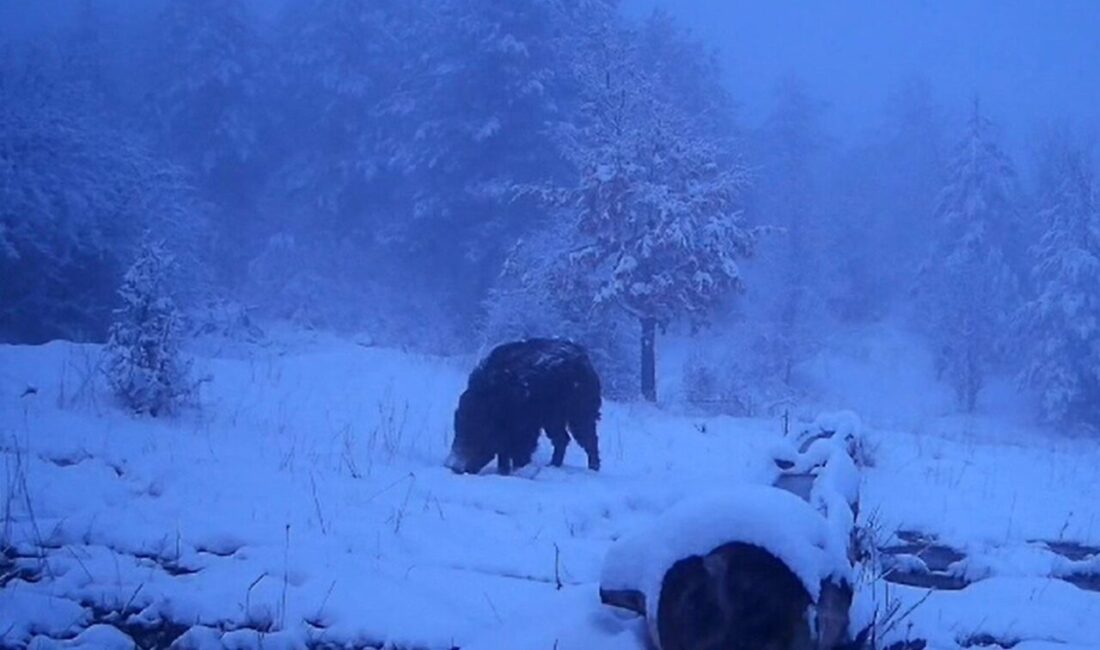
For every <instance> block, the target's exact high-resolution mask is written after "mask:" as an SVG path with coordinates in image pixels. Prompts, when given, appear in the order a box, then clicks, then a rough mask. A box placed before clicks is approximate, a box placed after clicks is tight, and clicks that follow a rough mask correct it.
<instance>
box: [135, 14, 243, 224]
mask: <svg viewBox="0 0 1100 650" xmlns="http://www.w3.org/2000/svg"><path fill="white" fill-rule="evenodd" d="M255 22H256V21H255V19H254V18H253V17H252V16H251V14H250V12H249V11H248V7H247V3H246V2H244V0H169V1H168V2H167V3H165V6H164V9H163V10H162V12H161V14H160V18H159V23H158V28H159V32H158V36H159V39H160V40H159V42H158V44H157V48H156V50H155V52H156V56H157V61H156V63H155V65H154V67H153V70H152V71H151V72H152V73H153V75H154V79H153V80H152V81H151V83H153V84H154V87H153V89H152V92H151V97H152V99H153V101H152V102H151V104H150V106H149V107H148V108H150V109H152V111H153V112H154V115H153V119H154V125H153V126H154V128H155V129H156V130H157V132H158V135H159V136H160V140H161V142H162V143H163V145H164V147H165V148H166V150H167V151H168V153H170V154H171V155H172V156H173V157H174V158H175V159H177V160H179V161H181V162H183V163H185V164H187V166H188V168H189V169H190V170H191V172H192V173H193V174H194V175H195V176H196V177H198V178H199V179H200V181H201V182H202V186H203V189H204V190H205V191H206V192H207V196H208V197H209V198H212V199H213V200H216V201H217V202H218V203H219V204H220V205H221V206H222V207H223V208H227V209H232V210H233V211H234V215H235V216H239V213H240V212H242V211H243V210H244V209H247V208H251V207H253V206H252V204H251V203H250V202H251V201H254V200H255V191H256V190H257V189H258V184H259V183H260V181H261V178H260V175H261V174H260V172H259V170H258V167H259V165H260V163H261V161H260V157H261V147H262V145H263V143H262V142H261V129H262V128H263V127H264V126H265V119H264V118H265V114H264V113H263V111H262V110H261V107H262V101H263V99H264V98H262V97H261V96H260V92H259V87H260V81H261V79H260V75H261V71H262V69H261V60H260V57H261V54H262V43H261V41H260V38H259V35H258V34H257V33H256V29H255ZM240 230H241V228H240V225H239V223H238V224H236V225H234V227H233V228H227V229H226V231H227V232H228V233H229V234H230V236H231V238H233V237H232V236H233V235H234V234H237V233H239V231H240Z"/></svg>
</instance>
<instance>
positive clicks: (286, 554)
mask: <svg viewBox="0 0 1100 650" xmlns="http://www.w3.org/2000/svg"><path fill="white" fill-rule="evenodd" d="M312 479H313V476H312V475H310V480H312ZM321 529H322V530H324V524H322V526H321ZM289 567H290V524H287V525H286V543H285V544H284V545H283V594H282V597H281V599H280V602H279V629H281V630H282V629H286V590H287V583H288V582H289V580H290V578H289V575H288V574H289V573H290V568H289Z"/></svg>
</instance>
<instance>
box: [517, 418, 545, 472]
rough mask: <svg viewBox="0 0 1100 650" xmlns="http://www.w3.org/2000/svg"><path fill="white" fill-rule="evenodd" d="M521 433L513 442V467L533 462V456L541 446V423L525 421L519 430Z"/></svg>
mask: <svg viewBox="0 0 1100 650" xmlns="http://www.w3.org/2000/svg"><path fill="white" fill-rule="evenodd" d="M519 433H520V435H519V436H517V437H516V438H515V440H513V442H512V450H511V455H512V468H513V469H519V468H521V467H523V466H525V465H527V464H528V463H530V462H531V456H533V455H534V453H535V449H536V448H537V447H538V446H539V425H538V424H537V423H532V422H525V423H524V424H523V427H522V428H521V429H520V431H519Z"/></svg>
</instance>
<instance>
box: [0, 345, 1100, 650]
mask: <svg viewBox="0 0 1100 650" xmlns="http://www.w3.org/2000/svg"><path fill="white" fill-rule="evenodd" d="M869 344H870V343H869ZM100 355H101V351H100V349H99V348H97V347H95V346H86V345H75V344H69V343H60V342H56V343H51V344H48V345H44V346H38V347H20V346H0V456H2V458H3V462H2V463H0V465H2V467H0V507H8V508H10V511H11V513H12V514H11V516H10V521H7V522H4V524H5V525H4V526H3V527H0V541H3V540H10V541H11V542H12V544H13V546H14V549H15V550H16V551H18V555H19V557H18V558H16V559H15V560H14V562H15V564H14V565H13V566H10V567H9V568H5V567H4V565H3V564H2V563H0V576H4V575H6V574H7V573H8V571H12V570H14V571H19V572H21V573H22V574H23V575H28V576H29V575H34V576H36V577H37V578H39V579H38V580H37V581H36V582H33V581H29V580H23V579H19V578H15V579H11V580H10V581H7V582H4V583H2V584H4V586H3V587H0V644H2V645H10V644H14V645H16V646H23V645H28V646H29V647H40V648H54V647H65V648H68V647H80V646H81V644H83V645H84V647H114V646H113V644H117V643H120V642H122V641H125V639H124V638H122V637H121V636H120V632H119V631H118V629H116V626H115V625H112V624H109V623H110V621H107V620H105V619H104V618H103V616H104V615H105V612H106V611H118V610H125V617H126V624H125V625H126V626H139V625H146V626H152V627H156V626H158V625H162V624H163V622H164V621H166V620H170V621H174V622H176V623H179V624H181V625H183V626H184V627H186V628H189V629H188V630H187V631H186V633H185V635H184V636H183V637H181V639H180V641H179V643H178V645H179V647H194V648H214V647H241V648H254V647H259V646H260V644H261V643H262V645H263V647H302V646H303V645H305V644H309V643H321V642H332V643H341V644H360V645H368V646H381V645H383V644H387V643H389V644H391V645H400V646H411V647H416V648H451V647H453V646H459V647H462V648H479V649H491V648H509V649H510V650H511V649H515V650H525V649H527V648H530V649H531V650H536V649H545V648H551V647H554V646H555V643H556V644H557V647H558V648H559V650H567V649H570V648H575V649H578V650H579V649H582V648H592V647H600V648H612V649H623V650H628V649H629V650H641V649H642V648H644V647H646V645H645V636H646V634H647V631H646V622H645V621H644V620H643V619H642V618H640V617H637V616H635V615H633V614H630V613H624V612H621V611H619V610H617V609H616V608H611V607H606V606H603V605H601V604H600V602H599V595H598V589H599V586H600V583H601V580H602V581H605V582H607V583H614V582H615V581H618V582H620V583H623V584H625V583H627V582H631V581H636V580H637V579H638V576H641V577H642V580H644V581H645V582H646V588H647V589H649V590H652V589H654V588H655V585H659V582H658V581H659V578H660V567H662V566H669V565H670V564H671V562H673V561H675V559H677V558H678V557H682V554H683V553H685V552H687V553H705V552H707V551H710V550H712V549H713V548H714V547H716V546H718V545H720V544H722V543H725V542H728V541H730V540H732V539H738V540H743V541H746V542H749V543H757V544H760V545H764V546H765V547H766V548H769V550H773V552H775V553H776V554H777V555H779V556H780V557H781V558H783V559H784V560H786V561H788V562H789V563H790V564H791V565H792V566H793V567H794V568H795V570H796V573H797V574H798V575H799V576H800V577H801V578H803V580H804V582H805V583H806V584H807V588H808V589H809V590H810V592H811V593H817V589H818V586H819V584H820V577H821V576H822V575H823V574H826V573H828V572H832V571H842V570H843V568H844V567H846V561H845V558H844V557H843V546H842V545H843V543H845V542H846V539H843V540H842V539H839V538H840V537H841V533H842V531H843V529H844V527H845V526H846V522H845V519H844V517H845V516H848V517H850V516H851V511H850V510H849V509H848V508H847V506H848V505H850V504H851V503H852V502H853V496H858V501H859V505H860V509H859V523H860V524H862V525H866V526H870V527H872V528H873V531H874V533H875V535H876V537H877V539H878V541H879V543H880V544H883V545H885V544H888V543H891V542H897V541H899V540H898V537H897V533H898V532H899V531H906V530H914V531H920V532H922V533H924V534H927V535H930V536H933V537H935V538H936V539H937V540H938V541H939V542H940V543H943V544H946V545H949V546H951V547H953V548H956V549H958V550H959V551H960V552H961V553H963V554H964V555H965V556H966V557H965V559H964V560H962V561H960V562H959V563H957V565H956V566H954V567H952V571H954V572H956V573H958V574H960V575H963V576H965V577H967V578H969V579H972V580H976V581H975V582H974V583H973V584H971V585H970V586H968V587H967V588H965V589H963V590H961V591H955V592H950V591H942V592H941V591H937V592H933V593H932V594H931V595H930V596H927V598H926V594H927V592H926V590H923V589H919V588H915V587H905V586H901V585H896V584H888V583H884V582H883V581H882V580H881V578H879V577H877V574H876V572H875V571H873V570H872V571H868V572H865V573H861V574H860V575H859V576H856V577H855V580H856V586H857V596H856V603H855V605H854V608H853V619H854V620H853V622H852V627H853V629H856V628H858V625H859V621H869V620H871V617H872V616H874V612H875V611H876V610H877V611H878V612H880V614H881V612H883V611H886V610H887V609H888V608H889V607H890V605H891V603H895V604H897V603H900V611H901V612H908V613H907V615H906V616H905V618H904V620H903V621H902V622H900V623H898V624H897V625H895V626H894V627H893V628H892V629H891V630H890V631H888V632H887V633H885V635H884V636H885V639H886V640H900V639H902V638H905V637H909V638H925V639H928V641H929V647H930V648H955V647H958V645H959V644H960V642H962V641H964V640H966V639H967V638H972V637H975V636H977V635H981V634H988V635H992V636H993V637H996V638H1011V639H1017V640H1020V641H1021V642H1020V644H1019V645H1018V646H1016V647H1018V648H1045V647H1046V645H1049V644H1051V643H1054V642H1058V643H1060V644H1064V645H1061V646H1060V647H1062V648H1063V650H1067V649H1068V648H1073V647H1090V646H1092V647H1094V646H1095V645H1096V642H1095V639H1096V638H1100V616H1098V615H1097V614H1100V610H1098V608H1100V596H1098V594H1096V593H1094V592H1090V591H1086V590H1083V589H1080V588H1078V587H1076V586H1073V585H1071V584H1069V583H1067V582H1064V581H1062V580H1057V579H1052V577H1051V576H1062V575H1067V574H1069V573H1070V572H1079V571H1082V570H1086V569H1095V566H1096V563H1097V562H1098V561H1100V560H1097V559H1096V558H1095V557H1094V558H1091V559H1090V558H1084V559H1080V560H1070V559H1067V558H1065V557H1062V556H1060V555H1058V554H1056V553H1054V552H1053V551H1051V550H1050V549H1049V548H1048V547H1047V546H1046V545H1044V544H1042V543H1040V542H1039V541H1038V540H1049V541H1054V540H1062V541H1074V542H1079V543H1081V544H1085V545H1093V546H1098V545H1100V528H1098V527H1097V523H1098V522H1097V521H1096V508H1095V505H1094V503H1093V502H1094V495H1095V493H1096V485H1097V483H1098V481H1100V474H1098V473H1097V471H1098V470H1097V469H1096V468H1097V467H1098V466H1100V465H1098V464H1097V462H1096V459H1097V458H1100V441H1096V440H1094V439H1080V438H1068V437H1058V436H1056V435H1052V434H1051V433H1049V432H1044V431H1041V430H1037V429H1034V428H1032V427H1027V426H1022V425H1019V424H1011V423H1010V422H1008V421H1006V420H1004V419H999V418H996V417H991V416H975V417H965V418H964V417H959V416H948V415H940V414H937V413H935V412H934V411H933V412H926V413H924V414H920V416H919V417H914V418H911V419H910V418H900V419H890V421H889V423H888V425H887V426H884V425H883V424H882V420H881V419H880V418H878V417H871V416H868V414H867V411H865V410H863V408H862V406H860V405H856V408H857V409H859V416H856V415H855V414H852V413H849V414H846V415H843V416H841V415H837V414H836V413H837V407H838V406H843V404H844V402H841V400H839V399H838V400H836V403H833V404H831V405H828V406H829V408H828V410H827V411H826V413H833V415H822V416H820V417H816V416H815V414H810V415H809V416H808V417H806V418H805V422H806V423H807V424H808V425H809V426H810V428H811V429H812V428H814V423H815V421H816V423H817V428H824V427H821V426H820V425H821V424H822V423H830V426H832V427H833V428H836V430H837V431H838V433H840V431H841V430H842V429H843V430H845V431H848V430H852V431H858V435H859V436H860V437H861V438H862V439H863V440H864V441H865V442H866V444H868V445H870V446H871V448H873V449H875V460H876V462H875V464H874V465H873V466H870V467H859V468H857V467H856V466H855V465H854V464H852V463H851V461H850V459H848V458H847V455H846V454H844V453H841V452H843V451H844V445H843V444H842V443H841V441H840V440H818V441H815V442H814V443H813V444H811V445H810V447H809V448H808V449H807V451H806V452H805V453H804V454H799V453H798V452H797V449H796V448H795V442H796V439H795V438H793V437H792V438H785V437H783V435H782V431H783V425H782V421H781V420H779V419H746V418H732V417H726V416H719V417H700V416H697V415H680V414H678V413H677V412H676V409H675V407H667V408H661V409H659V408H656V407H654V406H652V405H646V404H625V403H617V402H607V403H606V404H605V407H604V417H603V420H602V421H601V423H600V439H601V450H602V452H603V455H604V458H605V466H604V468H603V470H602V471H600V472H599V473H595V472H590V471H588V470H587V469H584V467H585V459H584V454H583V451H582V450H580V449H579V448H578V447H577V446H575V445H573V446H571V447H570V450H569V453H568V454H567V456H566V462H565V467H563V468H551V467H547V465H548V461H549V455H550V450H549V445H548V444H547V442H546V441H545V440H543V441H542V442H541V443H540V445H541V446H540V448H539V451H538V453H537V454H536V457H535V462H534V463H533V465H532V466H531V467H528V468H525V471H524V472H522V473H520V474H518V475H515V476H511V477H500V476H497V475H495V474H494V473H493V472H492V470H491V468H490V469H487V470H486V472H485V473H483V474H482V475H480V476H456V475H453V474H452V473H451V472H450V471H448V470H447V469H446V468H444V467H443V465H442V461H443V459H444V457H445V456H446V454H447V451H448V448H449V443H450V439H449V436H450V427H451V418H452V412H453V409H454V406H455V403H456V400H457V396H458V394H459V393H460V392H461V390H462V389H463V388H464V386H465V382H466V377H467V373H468V372H469V369H470V368H471V367H472V366H473V364H474V361H475V359H473V358H441V357H432V356H426V355H416V354H410V353H405V352H400V351H395V350H387V349H381V348H367V347H363V346H360V345H356V344H354V343H350V342H345V341H341V340H338V339H333V338H326V337H324V336H318V335H313V337H312V338H311V339H310V340H296V341H289V342H284V343H279V344H272V345H269V346H266V347H260V346H251V345H245V344H241V345H239V346H238V347H236V348H235V349H233V350H226V349H220V350H219V353H218V356H217V357H212V356H204V355H203V354H202V353H197V356H196V359H195V370H196V373H197V374H198V375H200V376H205V375H209V376H211V377H212V378H213V379H212V381H210V382H207V383H204V384H203V386H202V395H201V397H200V400H199V401H200V403H201V405H202V407H201V409H200V410H191V411H188V410H185V411H183V412H182V413H180V414H179V415H178V416H177V417H175V418H173V419H153V418H149V417H133V416H130V415H128V414H127V413H125V412H123V411H121V410H119V409H117V408H116V407H115V406H114V405H113V404H112V403H111V401H110V400H109V399H108V397H107V396H106V394H105V392H104V391H103V387H102V386H101V385H100V384H101V383H102V382H101V381H100V380H98V379H97V377H98V375H96V374H95V370H94V369H95V367H96V365H97V363H99V361H100V360H101V356H100ZM841 361H842V360H839V359H838V360H837V364H836V365H839V364H840V363H841ZM857 383H858V382H857ZM28 387H34V388H35V389H37V392H34V393H31V394H26V395H25V393H26V392H27V390H26V389H27V388H28ZM838 390H839V388H838ZM849 403H850V402H849ZM888 406H889V405H888V404H880V405H879V409H878V412H879V413H884V414H887V415H889V408H888ZM806 408H809V407H806ZM904 420H908V421H909V422H911V423H912V426H903V421H904ZM776 457H783V458H785V459H787V460H789V461H791V462H793V463H795V464H796V465H798V467H799V468H804V469H809V470H810V471H813V472H815V473H816V480H815V483H814V487H813V492H812V493H811V498H812V503H811V504H806V503H803V502H801V501H800V500H798V499H797V498H796V497H794V496H792V495H788V494H786V493H783V492H780V491H777V490H773V489H772V488H769V487H767V486H769V485H771V484H772V482H773V481H774V480H775V479H776V477H777V476H778V475H779V474H780V470H779V469H778V468H777V467H776V464H775V462H774V460H773V459H774V458H776ZM28 505H29V506H31V507H29V508H28ZM822 511H824V513H825V514H827V515H828V519H824V518H822V517H821V516H820V514H818V513H819V512H822ZM838 513H839V514H838ZM653 527H657V529H658V530H656V531H654V532H653V534H657V533H660V535H659V538H660V539H661V540H662V543H661V544H641V542H640V541H639V540H640V539H641V538H640V537H638V535H639V534H640V533H639V531H644V530H646V529H647V528H649V529H650V530H651V531H652V529H653ZM632 546H633V548H634V550H633V551H630V552H628V553H623V549H627V550H630V549H631V547H632ZM40 555H43V556H44V557H40ZM901 561H902V562H909V563H911V564H915V563H916V560H908V559H905V558H904V556H903V557H902V558H901ZM616 563H619V564H618V566H616ZM922 599H923V600H922ZM647 602H649V603H656V602H657V601H656V598H648V599H647ZM910 608H912V610H911V611H909V609H910ZM879 620H881V615H880V618H879ZM123 627H125V626H123ZM181 631H182V630H181ZM1044 644H1046V645H1044Z"/></svg>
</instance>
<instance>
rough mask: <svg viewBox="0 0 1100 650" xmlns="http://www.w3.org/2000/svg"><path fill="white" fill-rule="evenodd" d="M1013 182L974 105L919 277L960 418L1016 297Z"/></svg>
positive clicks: (997, 346) (996, 352)
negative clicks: (929, 248)
mask: <svg viewBox="0 0 1100 650" xmlns="http://www.w3.org/2000/svg"><path fill="white" fill-rule="evenodd" d="M1017 194H1018V191H1017V187H1016V176H1015V172H1014V171H1013V168H1012V164H1011V162H1010V161H1009V159H1008V157H1007V156H1006V155H1005V154H1004V153H1003V152H1002V151H1001V149H1000V148H999V147H998V146H997V144H996V142H995V141H994V139H993V127H992V125H991V123H990V121H989V120H988V119H987V118H986V117H985V116H983V115H982V114H981V113H980V111H979V109H978V104H977V102H975V104H974V111H973V113H972V114H971V116H970V119H969V120H968V122H967V129H966V135H965V137H964V138H963V139H962V141H961V142H960V143H959V145H958V147H957V148H956V151H955V155H954V159H953V162H952V165H951V168H950V173H949V179H948V182H947V185H946V186H945V187H944V189H943V191H942V192H941V193H940V196H939V199H938V203H937V207H936V211H935V214H934V229H935V235H934V237H933V247H932V251H931V253H930V255H929V257H928V259H927V261H926V262H925V265H924V268H923V270H922V272H921V285H922V286H921V289H922V295H923V302H924V306H925V308H926V309H925V313H926V314H927V318H928V323H927V325H928V328H929V330H930V332H931V334H932V336H933V339H934V341H935V344H936V346H937V348H938V350H939V355H938V369H939V373H940V375H941V377H946V379H947V380H948V381H949V382H950V383H951V385H952V386H953V388H954V389H955V393H956V395H957V397H958V400H959V404H960V406H962V407H963V408H964V409H965V410H966V411H967V412H972V411H973V410H974V408H975V406H976V405H977V400H978V395H979V393H980V392H981V390H982V387H983V386H984V384H985V381H986V378H987V377H988V375H989V373H990V372H991V371H992V370H994V369H995V368H996V367H997V365H998V363H999V362H1000V360H1001V358H1002V356H1001V352H1002V350H1003V344H1004V342H1005V336H1004V335H1005V331H1006V328H1007V326H1008V317H1009V314H1010V313H1011V311H1012V310H1013V309H1014V305H1015V301H1016V299H1017V296H1018V290H1019V279H1018V276H1017V274H1016V271H1015V269H1016V268H1018V266H1017V264H1018V262H1019V259H1020V255H1019V253H1018V251H1019V239H1018V235H1019V229H1020V220H1019V217H1018V213H1017V209H1018V208H1017V200H1018V197H1017Z"/></svg>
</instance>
